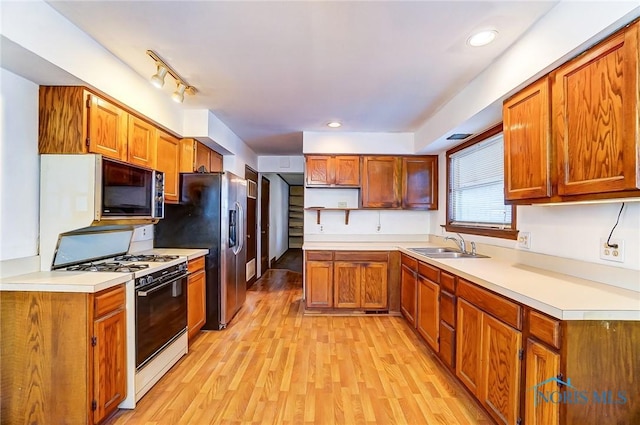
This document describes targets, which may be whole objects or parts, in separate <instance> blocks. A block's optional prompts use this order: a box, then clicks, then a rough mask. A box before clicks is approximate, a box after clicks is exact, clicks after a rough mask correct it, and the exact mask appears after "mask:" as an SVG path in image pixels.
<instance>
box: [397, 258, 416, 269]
mask: <svg viewBox="0 0 640 425" xmlns="http://www.w3.org/2000/svg"><path fill="white" fill-rule="evenodd" d="M400 262H401V263H402V265H403V266H407V267H409V268H410V269H411V270H413V271H416V270H418V260H416V259H415V258H413V257H410V256H408V255H407V254H402V256H401V259H400Z"/></svg>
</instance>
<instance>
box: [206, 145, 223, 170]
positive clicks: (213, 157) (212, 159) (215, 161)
mask: <svg viewBox="0 0 640 425" xmlns="http://www.w3.org/2000/svg"><path fill="white" fill-rule="evenodd" d="M222 168H223V165H222V155H220V154H219V153H218V152H215V151H213V150H212V151H210V152H209V172H210V173H214V172H222Z"/></svg>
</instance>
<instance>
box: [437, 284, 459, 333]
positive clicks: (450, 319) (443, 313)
mask: <svg viewBox="0 0 640 425" xmlns="http://www.w3.org/2000/svg"><path fill="white" fill-rule="evenodd" d="M455 311H456V298H455V296H454V295H453V294H450V293H448V292H447V291H443V290H441V291H440V320H442V321H444V322H447V323H448V324H449V325H451V326H453V327H455V324H456V322H455V317H456V316H455Z"/></svg>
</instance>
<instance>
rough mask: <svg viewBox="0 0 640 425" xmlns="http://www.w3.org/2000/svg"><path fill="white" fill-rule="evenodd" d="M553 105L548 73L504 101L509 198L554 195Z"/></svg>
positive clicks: (506, 195)
mask: <svg viewBox="0 0 640 425" xmlns="http://www.w3.org/2000/svg"><path fill="white" fill-rule="evenodd" d="M550 108H551V105H550V100H549V79H548V77H546V76H545V77H544V78H542V79H541V80H538V81H536V82H535V83H533V84H532V85H530V86H529V87H527V88H525V89H524V90H522V91H521V92H519V93H518V94H516V95H515V96H513V97H512V98H510V99H508V100H507V101H506V102H505V103H504V106H503V108H502V119H503V129H504V130H503V131H504V132H503V134H504V192H505V199H506V200H510V201H513V200H519V199H534V198H547V197H549V196H551V165H550V160H551V158H550V147H551V119H550V115H549V112H550ZM525 164H526V166H525Z"/></svg>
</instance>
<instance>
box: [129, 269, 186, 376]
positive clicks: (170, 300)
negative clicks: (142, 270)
mask: <svg viewBox="0 0 640 425" xmlns="http://www.w3.org/2000/svg"><path fill="white" fill-rule="evenodd" d="M186 328H187V276H186V274H185V275H182V276H180V277H177V278H175V279H170V280H168V281H166V282H161V283H158V284H151V285H147V286H144V287H141V288H137V289H136V369H139V368H141V367H142V366H144V365H145V363H147V362H148V361H149V360H150V359H151V358H152V357H153V356H154V355H155V354H156V353H158V352H160V351H161V350H162V349H163V348H164V347H165V346H166V345H168V344H169V343H171V342H172V341H173V340H174V339H175V338H176V337H177V336H179V335H180V334H181V333H182V332H184V331H185V330H186Z"/></svg>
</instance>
